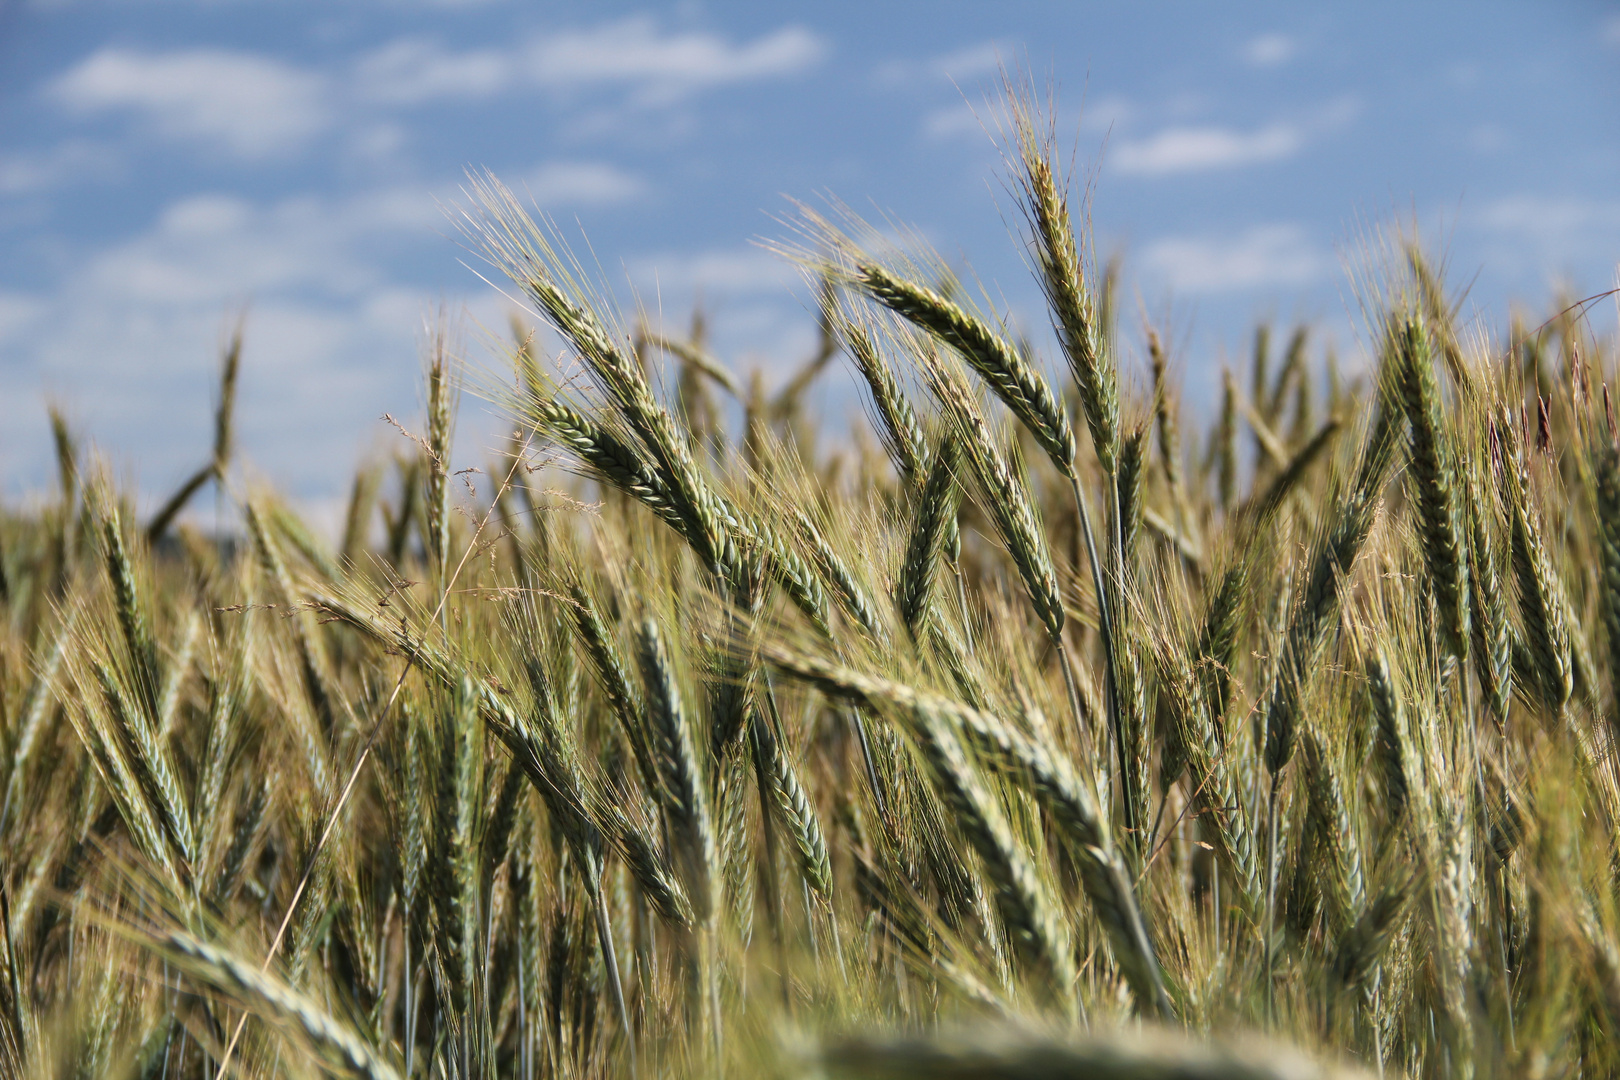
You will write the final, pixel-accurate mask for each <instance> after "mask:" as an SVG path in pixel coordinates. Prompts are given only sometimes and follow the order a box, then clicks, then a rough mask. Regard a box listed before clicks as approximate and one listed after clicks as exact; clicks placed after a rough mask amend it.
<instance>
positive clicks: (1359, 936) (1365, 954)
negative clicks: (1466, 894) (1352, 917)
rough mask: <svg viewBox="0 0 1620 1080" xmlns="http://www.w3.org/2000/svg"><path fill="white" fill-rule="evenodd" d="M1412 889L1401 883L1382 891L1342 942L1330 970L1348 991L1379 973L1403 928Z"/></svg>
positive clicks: (1362, 912) (1341, 939) (1340, 939)
mask: <svg viewBox="0 0 1620 1080" xmlns="http://www.w3.org/2000/svg"><path fill="white" fill-rule="evenodd" d="M1410 892H1411V885H1410V883H1408V882H1398V883H1396V884H1394V885H1390V886H1387V887H1385V888H1384V889H1382V890H1380V891H1379V893H1378V895H1377V896H1376V897H1374V898H1373V901H1372V903H1370V904H1368V905H1367V906H1366V907H1365V908H1363V909H1362V911H1361V914H1360V915H1359V916H1358V917H1357V918H1356V922H1355V925H1354V926H1352V927H1351V928H1350V929H1349V931H1348V932H1347V933H1345V934H1344V935H1342V936H1341V937H1340V938H1339V945H1338V948H1337V949H1335V950H1334V953H1333V959H1332V961H1331V963H1330V967H1329V970H1330V971H1332V972H1333V977H1334V979H1335V980H1337V982H1338V984H1339V985H1340V986H1341V987H1343V988H1344V989H1346V990H1353V989H1355V988H1356V987H1358V986H1361V985H1362V984H1363V983H1364V982H1365V981H1366V980H1367V978H1368V977H1369V976H1371V974H1372V973H1373V972H1374V971H1375V970H1377V968H1378V965H1379V963H1380V962H1381V961H1382V960H1383V956H1384V950H1385V948H1386V947H1387V946H1388V945H1389V941H1390V938H1391V937H1393V936H1394V933H1395V931H1396V929H1397V928H1398V927H1399V925H1400V918H1401V915H1402V914H1403V913H1404V911H1405V909H1406V900H1407V897H1408V896H1409V895H1410Z"/></svg>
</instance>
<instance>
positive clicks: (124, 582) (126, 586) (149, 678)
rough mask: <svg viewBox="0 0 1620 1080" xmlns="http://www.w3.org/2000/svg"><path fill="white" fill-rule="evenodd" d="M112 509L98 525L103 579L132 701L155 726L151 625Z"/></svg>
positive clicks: (157, 681)
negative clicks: (103, 560)
mask: <svg viewBox="0 0 1620 1080" xmlns="http://www.w3.org/2000/svg"><path fill="white" fill-rule="evenodd" d="M118 518H119V514H118V511H117V509H116V508H113V507H111V506H109V508H108V510H107V512H106V516H105V518H104V519H103V521H102V536H103V539H104V542H105V545H106V559H107V577H108V578H109V579H111V581H112V586H113V603H114V604H115V606H116V609H117V612H118V626H119V629H121V630H122V631H123V632H124V646H125V648H127V649H128V650H129V661H130V665H131V681H132V682H133V683H134V687H135V695H136V700H137V701H138V702H139V703H140V707H141V709H142V711H143V713H144V715H145V718H146V721H147V723H149V724H151V723H156V722H157V716H158V688H159V687H160V686H161V685H162V675H161V673H160V671H159V668H158V654H157V643H156V642H155V641H153V639H152V626H151V621H150V619H149V617H148V615H147V607H146V599H145V597H143V596H142V595H141V591H140V586H139V585H138V584H137V581H136V577H135V567H134V565H133V564H132V563H131V562H130V558H129V549H128V548H127V547H126V546H125V545H124V530H123V529H122V527H121V526H120V525H119V521H118Z"/></svg>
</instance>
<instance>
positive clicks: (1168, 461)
mask: <svg viewBox="0 0 1620 1080" xmlns="http://www.w3.org/2000/svg"><path fill="white" fill-rule="evenodd" d="M1148 357H1149V358H1150V359H1151V360H1152V362H1153V419H1154V424H1155V427H1156V429H1157V432H1158V437H1159V461H1160V463H1161V465H1162V467H1163V468H1164V482H1165V484H1167V485H1168V486H1169V488H1170V497H1171V498H1172V499H1175V500H1178V504H1179V500H1180V499H1181V498H1182V491H1181V431H1180V428H1179V427H1178V426H1177V423H1176V412H1175V404H1176V403H1174V402H1172V401H1171V400H1170V374H1169V366H1170V362H1169V360H1168V359H1167V358H1166V357H1165V355H1164V344H1163V342H1161V341H1160V340H1159V335H1158V333H1157V332H1156V331H1154V330H1151V329H1150V330H1149V331H1148Z"/></svg>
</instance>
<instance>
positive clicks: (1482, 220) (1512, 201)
mask: <svg viewBox="0 0 1620 1080" xmlns="http://www.w3.org/2000/svg"><path fill="white" fill-rule="evenodd" d="M1476 220H1477V221H1478V223H1479V224H1480V225H1481V226H1483V227H1484V229H1485V230H1486V231H1487V232H1489V233H1491V234H1493V235H1494V236H1496V237H1498V238H1500V239H1501V240H1503V241H1506V242H1507V246H1508V249H1509V250H1508V251H1507V252H1504V253H1503V255H1502V258H1503V259H1504V260H1509V259H1513V260H1518V261H1520V262H1523V261H1526V259H1525V255H1526V252H1525V247H1526V246H1528V247H1529V248H1530V249H1531V250H1532V251H1533V252H1534V256H1533V257H1534V259H1535V261H1537V262H1539V263H1540V264H1541V265H1542V266H1543V267H1544V268H1547V269H1554V268H1556V269H1559V270H1563V269H1567V268H1568V267H1569V266H1570V265H1571V264H1572V263H1575V262H1578V261H1586V260H1602V261H1607V262H1609V263H1610V264H1611V265H1613V262H1614V257H1615V252H1616V251H1620V202H1616V201H1613V200H1598V199H1582V198H1575V197H1558V196H1545V195H1511V196H1507V197H1505V198H1500V199H1497V200H1495V201H1493V202H1491V203H1488V204H1486V206H1485V207H1484V208H1483V209H1482V210H1481V211H1480V213H1479V215H1478V218H1477V219H1476Z"/></svg>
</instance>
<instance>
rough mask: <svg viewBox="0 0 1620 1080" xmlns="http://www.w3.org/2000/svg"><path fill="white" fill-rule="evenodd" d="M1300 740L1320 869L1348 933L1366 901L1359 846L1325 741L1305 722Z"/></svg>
mask: <svg viewBox="0 0 1620 1080" xmlns="http://www.w3.org/2000/svg"><path fill="white" fill-rule="evenodd" d="M1300 741H1301V742H1302V743H1303V744H1304V748H1305V749H1304V757H1305V790H1306V793H1307V796H1308V798H1309V800H1310V808H1311V811H1312V813H1313V814H1314V815H1315V816H1316V820H1317V821H1318V822H1319V823H1320V833H1319V836H1320V840H1321V844H1322V850H1323V852H1324V853H1325V854H1326V856H1327V865H1326V866H1325V867H1321V868H1320V869H1321V871H1322V874H1323V877H1324V878H1325V879H1326V881H1327V885H1328V888H1327V893H1328V896H1329V898H1330V899H1331V900H1332V902H1333V911H1334V914H1335V916H1336V917H1337V922H1338V925H1339V928H1340V931H1341V932H1343V931H1347V930H1349V929H1350V927H1351V925H1352V924H1353V923H1354V922H1355V920H1356V918H1357V917H1358V916H1359V915H1360V913H1361V908H1362V904H1363V902H1364V899H1365V886H1364V884H1363V882H1362V874H1361V845H1360V843H1359V842H1358V840H1357V838H1356V826H1355V821H1354V820H1353V819H1352V818H1351V816H1350V805H1349V803H1347V802H1346V801H1345V794H1344V784H1343V782H1342V781H1341V780H1340V779H1339V770H1338V768H1337V767H1336V766H1335V765H1334V762H1333V758H1332V750H1331V748H1330V747H1329V746H1328V742H1327V739H1326V738H1325V737H1324V736H1323V735H1322V733H1321V731H1320V730H1318V729H1317V727H1316V725H1314V724H1309V723H1307V724H1304V725H1302V728H1301V731H1300Z"/></svg>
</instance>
